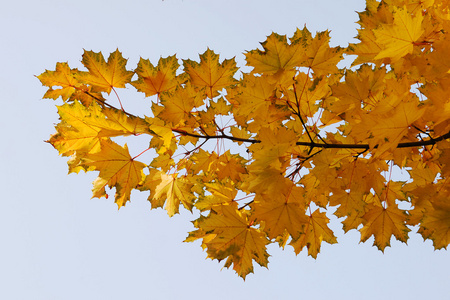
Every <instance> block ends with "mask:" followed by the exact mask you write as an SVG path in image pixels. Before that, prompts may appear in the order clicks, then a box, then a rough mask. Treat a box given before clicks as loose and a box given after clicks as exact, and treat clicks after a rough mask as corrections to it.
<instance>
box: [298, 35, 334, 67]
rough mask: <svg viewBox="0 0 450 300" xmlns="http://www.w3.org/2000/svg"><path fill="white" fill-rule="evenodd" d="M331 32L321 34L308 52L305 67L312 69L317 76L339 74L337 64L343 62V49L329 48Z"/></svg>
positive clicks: (312, 42) (314, 40)
mask: <svg viewBox="0 0 450 300" xmlns="http://www.w3.org/2000/svg"><path fill="white" fill-rule="evenodd" d="M329 42H330V32H329V31H324V32H319V33H318V34H317V35H316V36H315V37H314V39H313V40H312V41H311V45H309V47H308V48H307V50H306V56H307V57H308V59H307V60H306V61H305V63H304V64H305V66H307V67H309V68H311V69H312V70H313V72H314V74H315V75H316V76H323V75H326V74H335V73H338V72H339V71H338V68H337V66H336V65H337V64H338V62H339V61H341V60H342V49H341V48H340V47H333V48H331V47H330V46H329Z"/></svg>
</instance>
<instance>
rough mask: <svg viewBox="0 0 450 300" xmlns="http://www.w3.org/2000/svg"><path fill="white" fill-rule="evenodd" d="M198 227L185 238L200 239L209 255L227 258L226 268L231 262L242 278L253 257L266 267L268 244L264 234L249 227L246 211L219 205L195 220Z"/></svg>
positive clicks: (215, 257) (251, 269) (246, 273)
mask: <svg viewBox="0 0 450 300" xmlns="http://www.w3.org/2000/svg"><path fill="white" fill-rule="evenodd" d="M194 226H195V227H197V228H199V230H197V231H194V232H191V233H190V234H189V237H188V239H187V241H192V240H193V238H195V239H197V238H203V243H204V244H205V246H206V248H207V253H208V257H209V258H211V259H217V260H219V261H221V260H223V259H225V258H226V259H227V260H226V262H225V267H227V268H229V267H230V266H231V265H233V269H234V270H235V271H236V273H237V274H238V275H239V276H241V277H242V278H244V279H245V277H246V276H247V275H248V274H249V273H252V272H253V260H255V261H256V262H257V263H258V264H259V265H261V266H267V263H268V257H269V255H268V254H267V252H266V245H267V244H268V243H269V241H268V240H267V238H266V237H265V235H264V233H262V232H260V231H259V230H258V229H255V228H253V227H250V225H249V222H248V220H247V217H246V216H245V214H243V213H241V212H240V211H239V210H236V208H235V207H234V206H233V205H221V206H219V207H216V208H215V211H214V212H211V213H210V214H209V215H208V216H207V217H203V216H201V217H200V218H199V219H197V220H196V221H195V222H194Z"/></svg>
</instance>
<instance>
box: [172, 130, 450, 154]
mask: <svg viewBox="0 0 450 300" xmlns="http://www.w3.org/2000/svg"><path fill="white" fill-rule="evenodd" d="M172 131H173V132H177V133H179V134H181V135H187V136H192V137H196V138H203V139H227V140H231V141H234V142H244V143H252V144H256V143H261V141H260V140H256V139H244V138H238V137H234V136H230V135H227V134H220V135H200V134H195V133H189V132H187V131H184V130H180V129H172ZM449 138H450V132H447V133H446V134H444V135H441V136H439V137H437V138H430V139H428V140H423V141H417V142H405V143H399V144H398V145H397V148H411V147H422V146H429V145H434V144H436V143H437V142H440V141H443V140H445V139H449ZM295 144H296V145H297V146H306V147H311V148H325V149H326V148H330V149H331V148H333V149H366V150H367V149H370V146H369V145H368V144H325V143H316V142H297V143H295ZM374 148H378V145H375V147H374Z"/></svg>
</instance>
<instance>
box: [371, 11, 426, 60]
mask: <svg viewBox="0 0 450 300" xmlns="http://www.w3.org/2000/svg"><path fill="white" fill-rule="evenodd" d="M393 15H394V22H393V24H386V25H381V26H380V28H377V29H375V30H374V34H375V37H376V42H377V44H379V45H381V48H382V50H381V51H380V52H379V53H378V54H377V55H376V56H375V59H382V58H385V57H389V58H391V61H392V62H395V61H397V60H398V59H400V58H401V57H403V56H405V55H406V54H408V53H412V51H413V47H414V43H415V42H416V41H417V40H418V39H419V38H420V36H421V35H422V33H423V32H424V30H423V28H422V21H423V15H422V11H421V10H416V11H415V13H414V14H411V13H409V12H408V10H407V9H406V8H394V12H393Z"/></svg>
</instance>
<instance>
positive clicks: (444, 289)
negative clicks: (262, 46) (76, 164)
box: [0, 0, 450, 300]
mask: <svg viewBox="0 0 450 300" xmlns="http://www.w3.org/2000/svg"><path fill="white" fill-rule="evenodd" d="M364 7H365V3H364V1H363V0H345V1H344V0H341V1H336V0H315V1H303V0H297V1H287V0H276V1H268V0H259V1H253V0H240V1H237V0H228V1H214V0H165V1H161V0H159V1H158V0H145V1H144V0H139V1H133V0H128V1H116V0H109V1H99V0H89V1H87V0H78V1H64V0H58V1H56V0H39V1H35V0H25V1H20V0H18V1H8V2H6V3H3V4H2V9H1V10H0V40H1V47H0V57H1V59H0V91H1V96H0V99H1V100H0V101H1V107H2V111H3V114H2V118H0V126H1V128H2V131H3V138H2V139H1V142H0V143H1V147H0V162H1V166H2V167H1V172H0V188H1V191H2V194H1V197H0V199H1V202H2V203H1V204H2V205H1V208H0V238H1V240H2V243H1V246H0V299H10V300H14V299H20V300H21V299H35V300H40V299H42V300H44V299H45V300H52V299H69V300H70V299H88V300H89V299H110V300H115V299H194V298H195V299H285V298H288V297H289V298H291V299H292V298H293V299H303V298H304V299H344V298H347V299H355V298H358V299H424V298H428V299H444V298H445V297H448V283H449V282H450V272H449V268H450V256H449V253H448V252H447V251H445V250H440V251H435V250H434V248H433V246H432V243H431V241H426V242H424V241H423V239H422V238H421V236H420V235H418V234H416V233H415V231H416V229H413V232H412V233H410V239H409V241H408V245H405V244H403V243H400V242H397V241H395V240H392V241H391V245H392V247H391V248H386V249H385V252H384V254H383V253H382V252H380V251H378V250H377V248H376V247H373V246H372V243H373V238H371V239H369V240H368V241H367V242H366V243H363V244H359V238H360V235H359V233H358V232H357V231H354V230H353V231H350V232H349V233H348V234H345V235H344V234H343V232H342V230H340V228H341V226H340V225H339V224H334V225H332V226H331V227H332V229H334V230H335V232H336V235H337V237H338V242H339V243H338V244H335V245H329V244H326V243H324V244H323V246H322V250H321V253H320V254H319V255H318V258H317V260H314V259H313V258H311V257H308V256H307V255H306V254H305V253H300V254H299V255H298V256H295V254H294V252H293V251H292V247H289V246H288V247H286V249H285V250H284V251H283V250H281V249H279V248H278V247H277V246H276V245H271V246H269V249H268V251H269V253H270V254H271V257H270V258H269V267H268V269H266V268H261V267H259V266H255V274H250V275H248V276H247V278H246V280H245V281H243V280H242V279H241V278H240V277H238V276H237V275H236V274H235V272H234V271H233V270H229V269H222V263H218V262H217V261H212V260H210V259H206V252H204V251H202V249H201V247H200V243H199V242H195V243H183V242H182V241H183V240H184V239H185V238H186V236H187V232H188V231H191V230H193V229H194V228H193V226H192V224H191V222H190V221H192V220H194V219H195V218H196V216H195V215H192V214H190V213H189V212H187V211H184V213H183V214H181V215H176V216H174V217H172V218H169V217H168V216H167V214H166V213H165V212H164V211H163V210H161V209H158V210H150V204H149V202H148V201H147V200H146V198H147V194H143V193H139V192H137V193H133V194H132V198H131V199H132V200H131V203H128V204H127V205H126V207H124V208H122V209H120V210H117V205H116V204H115V203H114V202H113V200H112V199H111V198H110V199H105V198H102V199H97V198H94V199H91V196H92V193H91V187H92V185H91V183H92V181H93V180H94V179H95V177H96V173H94V172H91V173H90V174H84V173H80V174H78V175H76V174H70V175H67V164H66V160H67V159H66V158H62V157H60V156H58V153H57V151H56V150H55V149H53V147H52V146H51V145H49V144H47V143H45V142H44V141H45V140H47V139H48V138H49V136H50V134H52V133H53V132H54V125H55V124H56V123H57V122H58V115H57V113H56V106H55V104H58V105H59V104H61V103H60V102H55V101H53V100H49V99H42V96H43V94H44V93H45V91H46V89H45V88H44V87H42V85H41V84H40V82H39V80H38V79H37V78H36V77H35V76H36V75H39V74H41V73H42V72H44V71H45V70H46V69H48V70H54V68H55V64H56V62H68V63H69V65H70V66H71V67H72V68H82V64H81V62H80V61H81V55H82V54H83V51H84V50H83V49H86V50H92V51H95V52H99V51H101V52H102V53H104V55H105V56H106V57H107V56H108V55H109V53H110V52H113V51H114V50H116V49H119V50H120V51H121V52H122V54H123V55H124V57H126V58H128V59H129V60H128V63H129V64H128V66H130V68H135V66H136V64H137V62H138V61H139V58H140V57H143V58H148V59H150V60H151V61H152V62H153V63H157V61H158V59H159V58H160V57H161V56H162V57H166V56H168V55H173V54H177V57H178V58H181V59H193V60H198V54H199V53H203V52H204V51H205V50H206V49H207V47H209V48H210V49H212V50H214V51H215V52H216V53H218V54H220V57H221V58H223V59H225V58H232V57H236V60H237V62H238V65H239V66H241V67H242V66H243V65H244V64H245V63H244V60H243V57H244V56H243V53H244V52H245V51H248V50H251V49H255V48H257V47H258V46H259V43H260V42H262V41H264V40H265V38H266V36H268V35H270V33H272V32H276V33H279V34H286V35H288V36H291V35H292V34H293V33H294V31H295V29H296V28H297V27H299V28H303V26H304V25H305V24H306V26H307V27H308V29H309V30H310V31H311V32H316V31H323V30H326V29H330V30H331V36H332V39H331V44H332V46H336V45H341V46H346V45H347V44H348V43H349V42H353V41H354V40H353V38H354V37H355V36H356V33H357V32H356V29H357V24H355V22H356V21H357V20H358V16H357V14H356V13H355V11H362V10H363V9H364ZM120 93H121V99H122V101H125V102H126V103H130V104H129V105H130V106H132V107H133V108H134V109H136V110H141V109H148V107H149V101H148V100H146V99H145V98H144V95H143V94H142V93H136V92H135V91H134V90H133V89H131V88H130V89H128V90H127V89H126V90H123V91H122V90H121V91H120ZM131 103H133V104H131Z"/></svg>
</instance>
